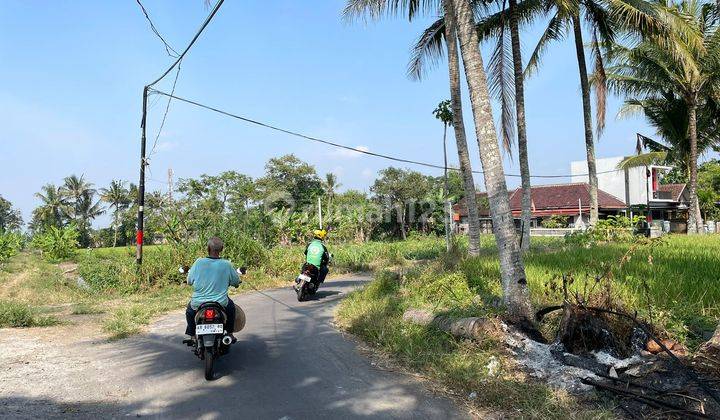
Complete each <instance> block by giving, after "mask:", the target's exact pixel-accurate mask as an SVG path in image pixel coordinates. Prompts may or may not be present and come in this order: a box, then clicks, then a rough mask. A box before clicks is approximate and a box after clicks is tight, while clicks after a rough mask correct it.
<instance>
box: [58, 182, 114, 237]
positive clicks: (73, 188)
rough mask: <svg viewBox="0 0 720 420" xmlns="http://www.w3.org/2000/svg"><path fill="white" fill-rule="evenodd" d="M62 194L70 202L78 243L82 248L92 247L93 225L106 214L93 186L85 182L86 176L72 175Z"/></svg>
mask: <svg viewBox="0 0 720 420" xmlns="http://www.w3.org/2000/svg"><path fill="white" fill-rule="evenodd" d="M61 192H62V194H63V196H64V197H65V198H66V199H67V201H68V205H69V209H70V212H69V213H70V215H71V218H72V221H73V223H75V225H76V227H77V229H78V233H79V234H80V235H79V238H78V242H79V243H80V245H81V246H88V245H90V227H91V223H92V221H93V220H94V219H95V218H96V217H98V216H99V215H101V214H103V212H104V211H103V209H102V207H101V205H100V201H99V200H98V201H95V194H96V191H95V189H94V188H93V185H92V184H91V183H89V182H87V181H86V180H85V177H84V175H81V176H79V177H78V176H77V175H70V176H68V177H66V178H65V179H64V184H63V186H62V188H61Z"/></svg>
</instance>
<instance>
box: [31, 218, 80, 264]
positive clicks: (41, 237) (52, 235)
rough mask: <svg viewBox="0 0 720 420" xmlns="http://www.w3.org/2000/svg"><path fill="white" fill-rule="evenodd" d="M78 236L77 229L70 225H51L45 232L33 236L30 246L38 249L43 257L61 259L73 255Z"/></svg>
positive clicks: (54, 259)
mask: <svg viewBox="0 0 720 420" xmlns="http://www.w3.org/2000/svg"><path fill="white" fill-rule="evenodd" d="M78 237H79V234H78V231H77V229H76V228H75V227H74V226H72V225H70V226H66V227H64V228H62V229H58V228H56V227H55V226H51V227H50V229H48V230H47V231H46V232H43V233H39V234H37V235H35V237H33V240H32V246H33V247H35V248H38V249H40V251H42V254H43V257H45V259H47V260H49V261H62V260H66V259H69V258H72V257H74V256H75V253H76V252H77V247H78Z"/></svg>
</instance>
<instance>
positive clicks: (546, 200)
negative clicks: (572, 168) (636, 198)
mask: <svg viewBox="0 0 720 420" xmlns="http://www.w3.org/2000/svg"><path fill="white" fill-rule="evenodd" d="M530 197H531V203H532V204H531V205H532V207H531V209H532V222H531V223H532V224H531V227H540V226H541V223H542V221H543V220H544V219H546V218H549V217H551V216H564V217H567V220H568V223H569V225H570V226H579V225H580V222H582V224H584V225H587V224H588V222H589V221H590V185H588V184H587V183H577V184H555V185H536V186H534V187H532V188H531V189H530ZM477 202H478V210H479V213H480V225H481V231H482V232H483V233H491V232H492V222H491V221H490V210H489V208H488V204H487V193H477ZM598 204H599V208H600V209H599V212H600V217H607V216H608V215H615V214H623V213H624V211H625V209H626V208H627V206H626V205H625V203H624V202H622V200H620V199H618V198H617V197H614V196H613V195H611V194H608V193H607V192H605V191H602V190H598ZM510 210H511V211H512V215H513V218H514V219H515V224H516V225H517V226H518V227H520V217H521V213H522V189H521V188H517V189H515V190H514V191H512V192H511V193H510ZM453 222H454V226H455V231H456V232H458V233H465V232H467V229H468V221H467V203H466V202H465V200H464V199H461V200H460V201H459V202H458V203H457V204H455V205H454V206H453Z"/></svg>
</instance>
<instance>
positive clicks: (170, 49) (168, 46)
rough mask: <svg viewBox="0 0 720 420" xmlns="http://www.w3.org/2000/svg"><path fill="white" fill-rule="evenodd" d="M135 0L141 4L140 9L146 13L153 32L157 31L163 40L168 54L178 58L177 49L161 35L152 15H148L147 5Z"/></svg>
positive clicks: (156, 33)
mask: <svg viewBox="0 0 720 420" xmlns="http://www.w3.org/2000/svg"><path fill="white" fill-rule="evenodd" d="M135 1H136V2H137V4H138V6H140V9H141V10H142V12H143V14H144V15H145V19H147V21H148V23H150V29H152V31H153V33H155V35H157V37H158V38H160V41H162V43H163V45H164V46H165V52H167V54H168V55H169V56H170V57H173V58H176V57H177V56H178V52H177V51H175V49H174V48H173V47H172V46H171V45H170V44H168V43H167V41H165V38H163V36H162V35H160V32H158V30H157V28H156V27H155V24H154V23H153V21H152V19H150V15H148V12H147V10H145V6H143V4H142V3H140V0H135ZM171 51H172V52H171Z"/></svg>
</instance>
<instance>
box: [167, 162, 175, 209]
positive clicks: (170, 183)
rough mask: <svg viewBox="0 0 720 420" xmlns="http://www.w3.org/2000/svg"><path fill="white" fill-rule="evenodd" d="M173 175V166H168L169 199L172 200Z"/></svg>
mask: <svg viewBox="0 0 720 420" xmlns="http://www.w3.org/2000/svg"><path fill="white" fill-rule="evenodd" d="M173 175H174V172H173V170H172V168H168V199H169V200H170V201H172V198H173V196H172V195H173Z"/></svg>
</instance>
